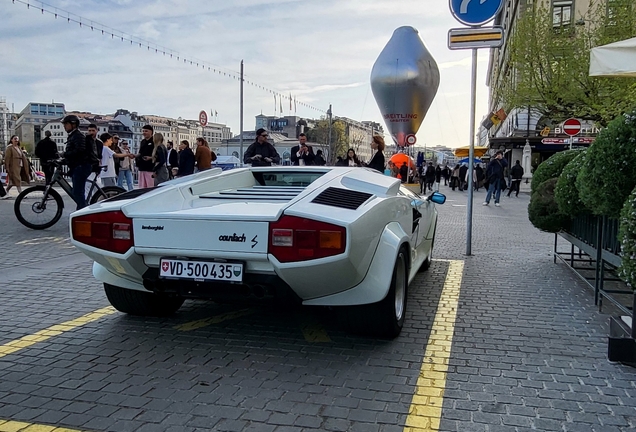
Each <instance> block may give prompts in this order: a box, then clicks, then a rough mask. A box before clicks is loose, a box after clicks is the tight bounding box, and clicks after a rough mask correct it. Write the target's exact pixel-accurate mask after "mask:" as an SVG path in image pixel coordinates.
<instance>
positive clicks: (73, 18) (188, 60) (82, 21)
mask: <svg viewBox="0 0 636 432" xmlns="http://www.w3.org/2000/svg"><path fill="white" fill-rule="evenodd" d="M12 2H13V3H14V4H15V3H20V4H23V5H25V6H26V7H27V9H33V10H34V11H40V12H41V13H42V14H45V13H48V14H50V15H52V16H54V17H55V18H56V19H57V18H61V19H65V20H66V21H67V22H68V23H75V24H78V25H79V26H80V27H81V28H85V29H90V30H91V31H98V32H101V34H102V35H104V36H110V37H111V39H119V40H120V41H121V42H130V45H132V46H135V45H137V46H139V48H146V49H147V50H148V51H154V52H155V54H162V55H164V56H169V57H170V58H171V59H173V60H176V61H179V62H181V61H183V63H185V64H187V65H190V66H194V67H197V68H199V67H200V68H201V69H203V70H207V71H209V72H212V73H215V74H218V75H219V76H224V77H227V78H232V79H235V80H240V79H241V74H240V73H238V72H234V71H231V70H227V69H224V68H221V67H219V66H217V65H214V64H212V63H209V62H206V61H204V60H200V59H197V58H195V57H191V56H187V57H186V56H183V55H181V54H180V53H179V52H177V51H175V50H172V49H169V48H167V47H164V46H162V45H158V44H156V43H153V42H150V41H147V40H145V39H141V38H139V37H136V36H133V35H131V34H128V33H125V32H122V31H119V30H117V29H114V28H112V27H109V26H106V25H104V24H100V23H98V22H95V21H92V20H89V19H86V18H83V17H81V16H79V15H76V14H74V13H72V12H69V11H66V10H64V9H60V8H58V7H55V6H51V5H49V4H47V3H44V2H39V1H37V2H36V1H29V0H12ZM243 82H244V83H246V84H249V85H251V86H252V87H255V88H258V89H260V90H263V91H265V92H268V93H270V94H272V95H274V107H275V108H276V106H277V105H276V104H277V99H278V105H279V108H280V112H281V113H282V112H283V100H284V101H285V105H287V103H289V110H290V111H292V109H293V111H294V112H295V111H296V108H297V106H298V105H300V106H302V107H305V108H309V109H311V110H314V111H318V112H321V113H324V114H326V113H327V112H326V111H325V110H323V109H320V108H317V107H315V106H313V105H310V104H308V103H305V102H302V101H299V100H297V99H296V97H295V96H293V95H292V94H291V92H290V93H289V96H288V95H286V94H284V93H281V92H279V91H276V90H273V89H271V88H268V87H266V86H263V85H261V84H258V83H256V82H254V81H250V80H246V79H243Z"/></svg>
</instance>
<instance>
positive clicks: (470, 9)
mask: <svg viewBox="0 0 636 432" xmlns="http://www.w3.org/2000/svg"><path fill="white" fill-rule="evenodd" d="M449 1H450V10H451V13H452V14H453V16H454V17H455V19H456V20H457V21H459V22H460V23H462V24H465V25H468V26H480V25H483V24H486V23H487V22H488V21H490V20H492V19H493V18H494V17H495V16H496V15H497V14H498V13H499V11H500V10H501V7H502V6H503V0H449Z"/></svg>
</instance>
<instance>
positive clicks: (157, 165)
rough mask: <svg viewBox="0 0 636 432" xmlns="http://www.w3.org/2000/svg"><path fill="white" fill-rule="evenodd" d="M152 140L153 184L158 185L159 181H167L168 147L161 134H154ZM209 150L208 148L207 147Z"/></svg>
mask: <svg viewBox="0 0 636 432" xmlns="http://www.w3.org/2000/svg"><path fill="white" fill-rule="evenodd" d="M152 141H153V143H154V145H155V148H154V150H153V152H152V164H153V165H152V172H153V175H152V176H153V177H154V185H155V186H159V185H160V184H161V183H163V182H165V181H168V167H167V165H166V164H167V163H168V149H166V146H165V145H164V143H163V135H162V134H160V133H156V134H154V136H153V137H152ZM208 150H209V149H208Z"/></svg>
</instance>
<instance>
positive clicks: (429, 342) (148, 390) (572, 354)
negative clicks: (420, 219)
mask: <svg viewBox="0 0 636 432" xmlns="http://www.w3.org/2000/svg"><path fill="white" fill-rule="evenodd" d="M442 192H447V193H448V197H449V201H448V202H447V203H446V204H445V205H443V206H439V212H440V219H439V224H438V232H437V236H436V241H435V258H436V259H435V261H434V262H433V265H432V267H431V269H430V270H429V271H428V272H424V273H422V274H420V275H419V276H418V277H417V278H416V280H415V281H414V283H413V284H411V287H410V290H409V305H408V308H407V320H406V324H405V328H404V330H403V332H402V334H401V335H400V337H398V338H396V339H395V340H392V341H384V340H374V339H371V338H365V337H360V336H355V335H351V334H349V333H347V332H346V331H345V329H344V328H343V327H342V326H341V325H340V323H339V321H338V319H337V316H336V314H335V313H334V312H333V311H330V310H326V309H320V308H289V307H288V308H283V307H271V306H257V307H246V306H241V305H222V304H215V303H212V302H195V301H187V302H186V303H185V305H184V307H182V308H181V309H180V310H179V312H178V313H177V314H176V315H174V316H173V317H170V318H138V317H129V316H126V315H124V314H120V313H118V312H115V311H114V310H112V308H110V307H109V304H108V301H107V299H106V297H105V295H104V292H103V290H102V287H101V286H100V284H99V283H98V282H97V281H95V280H94V279H93V277H92V273H91V262H90V261H89V260H88V259H87V258H86V257H84V256H83V255H82V254H80V253H78V252H77V251H76V250H75V249H74V248H73V246H71V245H70V243H69V241H68V213H69V209H72V208H73V206H72V205H71V204H72V202H71V200H70V199H66V203H67V209H66V211H65V214H64V217H63V218H62V220H61V221H60V222H59V223H58V224H57V225H55V226H54V227H52V228H50V229H48V230H45V231H33V230H29V229H27V228H25V227H23V226H22V225H20V223H19V222H17V220H16V219H15V216H14V215H13V201H12V200H2V201H0V218H1V219H2V221H3V222H2V224H1V225H0V226H1V228H0V230H1V232H2V235H0V247H1V248H2V249H1V250H2V251H3V259H2V260H0V286H1V288H0V431H53V430H55V431H57V432H62V431H63V430H64V431H67V432H68V431H69V430H71V431H72V430H83V431H116V432H122V431H171V432H177V431H210V430H219V431H250V430H253V431H300V430H327V431H365V432H366V431H402V430H422V431H423V430H444V431H462V432H463V431H493V432H494V431H529V430H535V431H536V430H541V431H552V430H554V431H603V432H612V431H629V430H635V429H636V408H635V407H636V374H635V370H634V369H632V368H629V367H626V366H622V365H619V364H611V363H609V362H608V361H607V359H606V349H607V339H606V336H607V320H608V317H607V315H603V314H600V313H599V312H598V311H597V310H596V309H595V307H594V305H593V297H592V295H591V294H590V293H589V292H588V291H586V288H584V287H583V285H582V284H581V283H580V282H579V281H578V279H577V278H576V277H575V276H574V275H573V274H572V273H570V271H569V270H568V269H567V268H565V267H564V266H563V265H559V264H554V263H553V262H552V257H551V251H552V244H553V241H554V237H553V235H550V234H545V233H541V232H539V231H538V230H536V229H534V228H533V227H532V226H531V225H530V223H529V222H528V220H527V216H526V207H527V203H528V197H527V196H526V195H520V198H510V199H507V198H502V204H503V205H502V206H501V207H494V206H492V204H491V206H488V207H483V206H481V202H482V201H483V195H484V194H483V192H479V193H478V194H477V197H476V198H475V215H474V228H473V248H472V249H473V255H472V256H470V257H467V256H465V255H464V252H465V230H466V216H465V212H466V207H465V205H466V193H465V192H451V191H450V189H447V188H444V187H442Z"/></svg>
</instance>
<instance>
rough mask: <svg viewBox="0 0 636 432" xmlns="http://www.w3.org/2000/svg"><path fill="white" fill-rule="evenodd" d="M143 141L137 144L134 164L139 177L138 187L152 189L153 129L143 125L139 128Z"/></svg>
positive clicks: (153, 182) (153, 183)
mask: <svg viewBox="0 0 636 432" xmlns="http://www.w3.org/2000/svg"><path fill="white" fill-rule="evenodd" d="M141 133H142V134H143V136H144V139H142V140H141V143H139V153H137V155H136V158H135V162H136V163H137V170H138V175H139V187H140V188H149V187H154V185H155V180H154V179H153V178H152V174H153V171H152V169H153V168H154V165H155V164H154V162H153V161H152V152H153V151H154V150H155V143H154V141H153V140H152V134H153V133H154V129H153V128H152V126H151V125H145V126H144V127H142V128H141Z"/></svg>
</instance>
